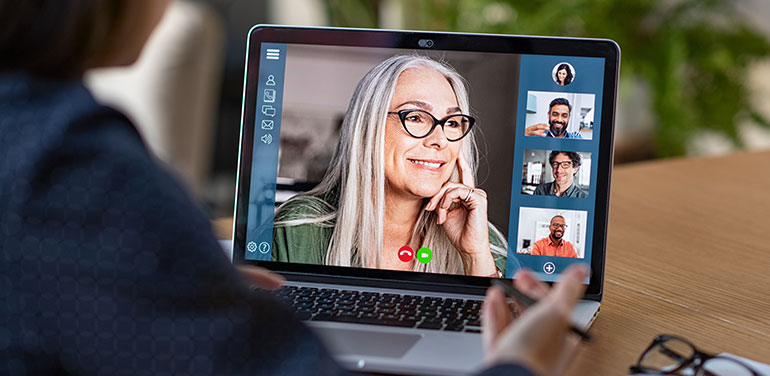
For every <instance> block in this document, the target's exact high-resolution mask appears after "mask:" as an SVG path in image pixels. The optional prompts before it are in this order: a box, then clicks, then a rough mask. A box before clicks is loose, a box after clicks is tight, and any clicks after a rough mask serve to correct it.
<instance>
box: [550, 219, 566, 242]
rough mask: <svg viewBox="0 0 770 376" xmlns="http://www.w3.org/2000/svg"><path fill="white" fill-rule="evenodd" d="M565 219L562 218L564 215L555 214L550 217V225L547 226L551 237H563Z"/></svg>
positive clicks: (557, 238) (555, 238)
mask: <svg viewBox="0 0 770 376" xmlns="http://www.w3.org/2000/svg"><path fill="white" fill-rule="evenodd" d="M566 223H567V222H566V221H565V220H564V217H562V216H560V215H557V216H555V217H553V218H551V225H550V226H548V229H549V230H551V238H552V239H553V240H555V241H557V242H558V241H559V240H561V238H562V237H564V229H565V228H566Z"/></svg>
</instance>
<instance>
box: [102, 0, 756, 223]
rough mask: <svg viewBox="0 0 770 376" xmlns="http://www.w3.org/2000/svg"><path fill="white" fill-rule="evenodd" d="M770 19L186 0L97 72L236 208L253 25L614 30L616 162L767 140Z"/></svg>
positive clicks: (607, 7) (187, 170) (573, 7)
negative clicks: (117, 63) (132, 51)
mask: <svg viewBox="0 0 770 376" xmlns="http://www.w3.org/2000/svg"><path fill="white" fill-rule="evenodd" d="M769 16H770V2H768V1H766V0H593V1H592V0H526V1H524V0H263V1H259V0H176V1H175V3H174V5H173V6H172V7H171V9H170V10H169V12H168V13H167V14H166V19H165V20H164V21H163V23H162V24H161V26H160V27H159V28H158V30H157V31H156V34H155V35H153V37H152V39H151V40H150V44H149V45H148V48H147V50H146V51H145V53H144V54H143V56H142V58H141V59H140V62H139V63H138V64H137V65H136V66H135V67H132V68H128V69H123V70H109V71H94V72H91V73H90V74H89V75H88V79H87V81H88V84H89V86H90V87H91V88H92V89H93V90H94V91H95V93H96V95H97V97H99V98H100V99H101V100H102V101H104V102H107V103H109V104H112V105H114V106H116V107H119V108H121V109H123V110H124V111H126V112H127V113H128V114H129V116H130V117H131V118H132V119H134V121H135V122H137V123H138V126H139V128H140V131H141V132H142V134H143V136H144V137H145V139H146V140H147V142H148V144H149V145H150V146H151V148H152V149H153V151H154V152H155V153H156V155H157V156H158V157H159V158H160V159H161V160H162V161H164V162H166V163H167V164H168V165H169V166H170V168H171V169H172V170H174V171H175V172H176V173H177V174H178V175H180V176H181V178H182V179H183V180H184V181H185V182H186V183H187V184H188V186H189V187H190V190H191V191H192V192H193V193H194V194H195V195H196V196H197V197H199V198H200V199H201V200H202V201H203V202H204V203H205V204H206V206H207V207H208V208H209V209H210V211H211V212H212V215H214V216H227V215H231V214H232V203H233V198H234V184H235V169H236V165H237V154H238V132H239V127H240V115H241V113H240V112H241V94H242V90H243V70H244V55H245V45H246V34H247V32H248V30H249V29H250V28H251V26H252V25H254V24H258V23H274V24H288V25H308V26H311V25H312V26H349V27H375V28H376V27H381V28H394V29H416V30H436V31H462V32H491V33H505V34H532V35H559V36H575V37H598V38H610V39H614V40H615V41H617V42H618V44H619V45H620V46H621V50H622V59H621V78H620V85H619V97H618V105H619V107H618V113H617V117H616V129H617V130H616V154H615V155H616V157H615V158H616V159H615V163H629V162H634V161H640V160H647V159H654V158H668V157H679V156H696V155H714V154H722V153H728V152H731V151H733V150H738V149H752V150H753V149H765V148H770V122H769V121H768V120H770V88H769V86H770V59H768V57H769V56H770V44H769V43H768V41H769V40H770V23H767V22H766V20H767V18H768V17H769ZM477 103H478V102H477ZM477 110H481V111H484V110H485V109H484V108H477Z"/></svg>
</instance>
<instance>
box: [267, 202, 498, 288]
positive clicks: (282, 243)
mask: <svg viewBox="0 0 770 376" xmlns="http://www.w3.org/2000/svg"><path fill="white" fill-rule="evenodd" d="M318 214H326V213H318V212H317V211H316V210H314V209H312V208H310V207H309V206H306V205H304V204H303V203H302V202H295V203H294V204H292V203H290V204H289V205H288V206H286V207H283V208H281V211H280V212H279V213H277V215H276V220H281V219H284V220H285V219H296V218H302V217H307V216H314V215H318ZM490 227H491V225H490ZM333 231H334V227H332V226H331V225H321V224H304V225H299V226H276V227H275V228H274V230H273V252H272V261H280V262H291V263H301V264H317V265H323V264H325V260H326V251H327V249H328V247H329V243H330V242H331V237H332V232H333ZM489 243H490V244H491V245H495V246H498V247H501V248H503V249H505V248H507V245H506V243H505V240H504V239H502V238H500V237H499V236H496V233H495V232H493V231H492V229H490V232H489ZM492 257H493V258H494V260H495V265H496V266H497V268H498V269H499V270H500V271H501V272H502V273H503V275H505V266H506V257H505V256H504V255H498V254H496V253H493V254H492Z"/></svg>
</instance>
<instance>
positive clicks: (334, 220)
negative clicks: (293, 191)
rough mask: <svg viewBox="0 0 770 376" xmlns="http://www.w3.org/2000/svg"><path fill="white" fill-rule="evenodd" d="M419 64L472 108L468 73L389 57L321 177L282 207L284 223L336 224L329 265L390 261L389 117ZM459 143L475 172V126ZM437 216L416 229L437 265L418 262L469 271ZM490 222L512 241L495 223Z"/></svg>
mask: <svg viewBox="0 0 770 376" xmlns="http://www.w3.org/2000/svg"><path fill="white" fill-rule="evenodd" d="M417 67H427V68H431V69H434V70H436V71H437V72H439V73H441V74H442V75H443V76H444V77H446V79H447V81H449V83H450V85H451V86H452V89H454V92H455V96H456V97H457V103H458V104H459V107H460V109H461V110H462V112H463V113H466V114H467V113H469V110H470V108H469V103H468V91H467V89H466V86H465V82H464V79H463V78H462V76H460V75H459V74H458V73H457V72H456V71H455V70H454V69H452V68H451V67H449V66H448V65H446V64H443V63H440V62H437V61H435V60H432V59H430V58H428V57H425V56H418V55H397V56H393V57H391V58H389V59H387V60H385V61H383V62H382V63H380V64H378V65H377V66H375V67H374V68H372V69H371V70H370V71H369V72H368V73H367V74H366V76H364V78H363V79H361V81H360V82H359V83H358V86H357V87H356V91H355V93H354V94H353V98H352V99H351V100H350V105H349V106H348V110H347V113H346V114H345V119H344V121H343V123H342V129H341V134H340V142H339V144H338V145H337V149H336V151H335V153H334V156H333V158H332V161H331V163H330V165H329V170H328V171H327V172H326V175H325V176H324V178H323V180H322V181H321V183H320V184H318V186H316V187H315V188H313V189H312V190H310V191H308V192H306V193H303V194H300V195H297V196H295V197H293V198H291V199H290V200H289V201H287V202H286V203H284V204H283V205H281V206H280V207H279V208H278V210H277V212H276V217H275V218H276V221H275V226H276V227H278V226H286V227H290V226H298V225H305V224H314V225H317V226H322V227H333V228H334V230H333V233H332V236H331V241H330V242H329V246H328V248H327V253H326V264H327V265H336V266H362V267H367V268H379V267H380V265H382V260H381V258H382V252H380V249H381V248H382V246H383V228H384V227H383V225H384V221H385V162H384V154H385V123H386V120H387V116H388V114H387V112H388V107H389V105H390V101H391V99H392V97H393V93H394V92H395V88H396V82H397V80H398V77H399V76H400V75H401V73H402V72H404V71H405V70H407V69H410V68H417ZM458 142H462V152H463V154H464V155H465V158H466V159H467V161H468V163H469V164H470V166H471V169H472V170H473V172H474V175H475V171H476V166H477V160H478V151H477V147H476V142H475V139H474V134H473V132H471V133H470V134H468V135H467V136H466V137H465V138H463V139H462V140H461V141H458ZM459 176H460V175H459V171H458V170H457V168H455V170H454V171H453V172H452V175H451V177H450V180H451V181H455V182H459V180H460V179H459ZM474 177H475V176H474ZM426 203H427V200H425V203H424V204H426ZM298 204H300V205H302V206H303V212H304V213H310V214H303V215H300V216H296V215H289V214H290V213H286V212H287V211H288V210H287V208H288V207H291V206H295V205H298ZM436 220H437V216H436V214H435V212H426V211H424V210H422V211H421V212H420V215H419V216H418V218H417V222H416V223H415V225H414V227H413V230H412V239H413V240H416V241H417V242H419V243H420V244H421V245H420V247H428V248H430V249H431V250H433V252H434V257H433V260H432V261H431V262H430V263H428V264H422V263H418V262H415V263H414V271H420V272H429V273H453V274H464V273H465V270H464V269H465V268H464V266H463V264H462V260H461V258H460V255H459V252H458V250H457V249H455V248H454V246H452V243H451V242H450V241H449V238H447V235H446V233H445V232H444V230H443V228H442V227H441V226H440V225H438V224H437V223H436ZM489 228H490V231H492V232H493V233H494V235H495V236H496V237H497V238H498V239H500V240H501V241H502V242H503V243H505V240H504V237H503V235H502V234H501V233H500V232H499V231H498V230H497V229H495V228H494V226H491V225H490V226H489ZM506 248H507V245H506V244H504V247H499V246H496V245H492V251H493V252H494V253H496V254H500V255H505V254H506Z"/></svg>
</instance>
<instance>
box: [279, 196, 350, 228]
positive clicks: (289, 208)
mask: <svg viewBox="0 0 770 376" xmlns="http://www.w3.org/2000/svg"><path fill="white" fill-rule="evenodd" d="M335 211H336V208H335V207H334V206H333V204H332V203H330V202H329V201H328V200H325V199H324V198H323V197H319V196H314V195H306V194H300V195H297V196H294V197H292V198H290V199H289V200H287V201H286V202H284V203H283V204H281V205H280V206H279V207H278V209H277V210H276V213H275V220H276V222H279V224H280V223H281V222H294V221H302V220H308V219H319V218H321V217H328V216H330V215H332V214H333V213H334V212H335ZM324 222H326V221H324Z"/></svg>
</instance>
